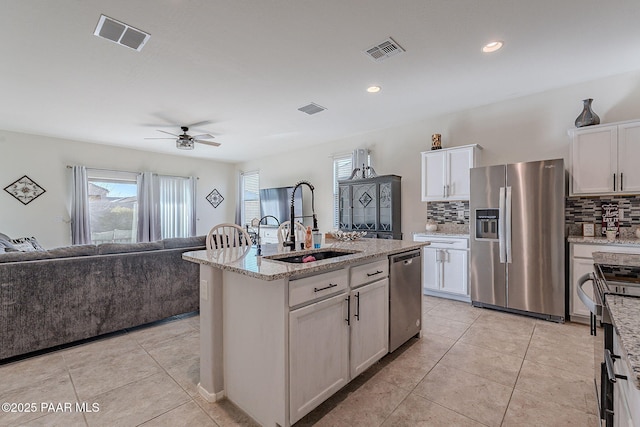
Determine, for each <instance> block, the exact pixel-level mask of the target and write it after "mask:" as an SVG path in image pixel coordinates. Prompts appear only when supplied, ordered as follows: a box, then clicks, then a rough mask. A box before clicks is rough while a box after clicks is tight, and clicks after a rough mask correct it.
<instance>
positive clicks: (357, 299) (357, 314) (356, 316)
mask: <svg viewBox="0 0 640 427" xmlns="http://www.w3.org/2000/svg"><path fill="white" fill-rule="evenodd" d="M353 317H355V318H356V319H358V322H359V321H360V292H356V314H354V315H353Z"/></svg>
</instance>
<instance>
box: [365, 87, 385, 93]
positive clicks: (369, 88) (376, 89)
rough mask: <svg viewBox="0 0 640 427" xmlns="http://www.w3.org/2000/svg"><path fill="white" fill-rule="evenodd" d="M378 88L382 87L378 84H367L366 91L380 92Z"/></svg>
mask: <svg viewBox="0 0 640 427" xmlns="http://www.w3.org/2000/svg"><path fill="white" fill-rule="evenodd" d="M380 89H382V88H381V87H380V86H369V87H368V88H367V92H369V93H377V92H380Z"/></svg>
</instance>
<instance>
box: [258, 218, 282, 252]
mask: <svg viewBox="0 0 640 427" xmlns="http://www.w3.org/2000/svg"><path fill="white" fill-rule="evenodd" d="M267 218H273V219H275V220H276V222H277V223H278V226H280V221H278V218H276V217H275V216H273V215H265V216H263V217H262V218H260V219H259V220H258V235H257V236H256V255H257V256H260V255H262V245H261V244H260V224H262V220H265V223H264V225H267V223H266V219H267Z"/></svg>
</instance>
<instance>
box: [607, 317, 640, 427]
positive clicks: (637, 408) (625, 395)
mask: <svg viewBox="0 0 640 427" xmlns="http://www.w3.org/2000/svg"><path fill="white" fill-rule="evenodd" d="M613 354H614V355H615V356H619V357H620V358H619V359H618V358H613V359H612V361H613V370H614V373H615V375H620V376H622V377H627V378H626V379H624V378H620V377H618V378H617V379H616V382H615V384H614V389H613V411H614V416H613V425H614V426H619V427H635V426H638V425H640V389H638V387H636V385H635V381H634V377H635V376H636V375H637V374H636V373H635V372H633V371H632V370H631V367H630V366H629V360H628V355H627V352H626V351H625V349H624V348H623V347H622V345H621V343H620V337H619V335H618V333H617V332H615V329H614V334H613Z"/></svg>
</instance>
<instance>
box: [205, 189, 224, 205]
mask: <svg viewBox="0 0 640 427" xmlns="http://www.w3.org/2000/svg"><path fill="white" fill-rule="evenodd" d="M207 200H208V201H209V203H211V206H213V207H214V208H217V207H218V206H219V205H220V203H222V201H223V200H224V197H222V194H220V192H219V191H218V190H217V189H215V188H214V189H213V191H212V192H211V193H209V195H208V196H207Z"/></svg>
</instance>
